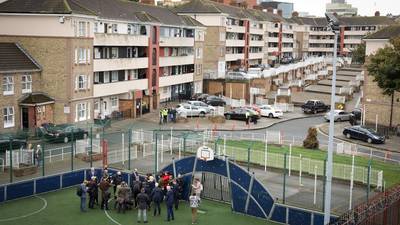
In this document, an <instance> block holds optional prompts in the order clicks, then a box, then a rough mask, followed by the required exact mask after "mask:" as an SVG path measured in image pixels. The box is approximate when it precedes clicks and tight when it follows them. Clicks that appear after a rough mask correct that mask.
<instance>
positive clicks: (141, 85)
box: [93, 79, 148, 97]
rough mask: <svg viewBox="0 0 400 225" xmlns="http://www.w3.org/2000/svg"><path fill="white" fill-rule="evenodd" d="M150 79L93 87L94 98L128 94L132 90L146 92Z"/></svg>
mask: <svg viewBox="0 0 400 225" xmlns="http://www.w3.org/2000/svg"><path fill="white" fill-rule="evenodd" d="M147 88H148V79H140V80H128V81H118V82H114V83H105V84H95V85H93V96H94V97H102V96H110V95H117V94H124V93H128V92H130V91H132V90H146V89H147Z"/></svg>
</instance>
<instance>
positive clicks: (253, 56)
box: [249, 52, 264, 59]
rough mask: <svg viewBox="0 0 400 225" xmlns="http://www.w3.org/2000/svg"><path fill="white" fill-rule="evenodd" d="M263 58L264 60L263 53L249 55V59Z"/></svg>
mask: <svg viewBox="0 0 400 225" xmlns="http://www.w3.org/2000/svg"><path fill="white" fill-rule="evenodd" d="M263 58H264V53H262V52H257V53H251V52H250V53H249V59H263Z"/></svg>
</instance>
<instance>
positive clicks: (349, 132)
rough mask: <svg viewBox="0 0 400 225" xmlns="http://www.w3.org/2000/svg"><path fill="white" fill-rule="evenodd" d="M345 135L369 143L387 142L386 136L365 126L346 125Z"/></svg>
mask: <svg viewBox="0 0 400 225" xmlns="http://www.w3.org/2000/svg"><path fill="white" fill-rule="evenodd" d="M343 135H344V136H346V138H349V139H350V138H353V139H358V140H362V141H365V142H368V143H375V144H383V143H385V136H384V135H381V134H378V133H376V132H375V130H373V129H371V128H367V127H363V126H351V127H346V128H344V130H343Z"/></svg>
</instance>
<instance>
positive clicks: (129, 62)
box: [93, 57, 149, 72]
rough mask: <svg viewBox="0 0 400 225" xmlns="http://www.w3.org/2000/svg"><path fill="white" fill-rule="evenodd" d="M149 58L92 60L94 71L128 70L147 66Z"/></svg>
mask: <svg viewBox="0 0 400 225" xmlns="http://www.w3.org/2000/svg"><path fill="white" fill-rule="evenodd" d="M148 65H149V60H148V58H147V57H142V58H121V59H95V60H93V70H94V72H99V71H110V70H129V69H143V68H147V67H148Z"/></svg>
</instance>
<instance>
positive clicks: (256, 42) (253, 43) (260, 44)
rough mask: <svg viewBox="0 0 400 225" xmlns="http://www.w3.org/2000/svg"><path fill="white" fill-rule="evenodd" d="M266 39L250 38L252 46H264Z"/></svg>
mask: <svg viewBox="0 0 400 225" xmlns="http://www.w3.org/2000/svg"><path fill="white" fill-rule="evenodd" d="M264 43H265V42H264V41H252V40H250V43H249V44H250V46H256V47H264Z"/></svg>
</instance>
